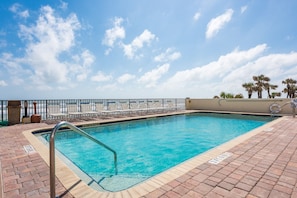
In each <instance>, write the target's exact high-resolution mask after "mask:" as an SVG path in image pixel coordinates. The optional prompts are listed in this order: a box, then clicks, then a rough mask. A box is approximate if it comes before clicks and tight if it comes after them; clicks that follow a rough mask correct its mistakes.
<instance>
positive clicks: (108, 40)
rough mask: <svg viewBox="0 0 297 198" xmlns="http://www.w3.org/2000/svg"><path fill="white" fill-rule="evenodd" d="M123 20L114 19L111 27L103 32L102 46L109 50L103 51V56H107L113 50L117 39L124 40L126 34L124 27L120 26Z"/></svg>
mask: <svg viewBox="0 0 297 198" xmlns="http://www.w3.org/2000/svg"><path fill="white" fill-rule="evenodd" d="M122 22H123V18H118V17H115V18H114V19H113V27H112V28H111V29H108V30H106V31H105V36H104V39H103V41H102V44H103V45H106V46H108V47H109V48H108V49H107V50H106V51H105V54H106V55H108V54H109V53H110V51H111V49H112V48H113V46H114V44H115V42H116V41H117V40H118V39H120V40H121V39H124V38H125V36H126V32H125V29H124V27H123V26H122Z"/></svg>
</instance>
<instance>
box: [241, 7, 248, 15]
mask: <svg viewBox="0 0 297 198" xmlns="http://www.w3.org/2000/svg"><path fill="white" fill-rule="evenodd" d="M247 8H248V7H247V6H242V7H241V8H240V13H241V14H242V13H244V12H245V11H246V9H247Z"/></svg>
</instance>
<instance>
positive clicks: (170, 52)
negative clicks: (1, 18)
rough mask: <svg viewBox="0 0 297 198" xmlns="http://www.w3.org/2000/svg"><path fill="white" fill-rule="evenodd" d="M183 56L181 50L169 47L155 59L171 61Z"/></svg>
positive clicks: (157, 60)
mask: <svg viewBox="0 0 297 198" xmlns="http://www.w3.org/2000/svg"><path fill="white" fill-rule="evenodd" d="M180 57H181V53H180V52H175V51H174V49H172V48H168V49H166V51H165V52H163V53H161V54H159V55H158V56H155V58H154V61H156V62H171V61H174V60H177V59H179V58H180Z"/></svg>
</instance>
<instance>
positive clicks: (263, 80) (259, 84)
mask: <svg viewBox="0 0 297 198" xmlns="http://www.w3.org/2000/svg"><path fill="white" fill-rule="evenodd" d="M253 80H254V81H256V82H255V90H256V91H257V92H258V98H262V92H263V88H264V89H265V86H267V83H268V82H269V81H270V78H269V77H266V76H264V75H263V74H261V75H259V76H253Z"/></svg>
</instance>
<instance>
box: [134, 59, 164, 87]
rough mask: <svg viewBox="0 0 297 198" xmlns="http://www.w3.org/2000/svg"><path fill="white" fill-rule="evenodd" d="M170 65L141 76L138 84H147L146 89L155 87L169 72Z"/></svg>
mask: <svg viewBox="0 0 297 198" xmlns="http://www.w3.org/2000/svg"><path fill="white" fill-rule="evenodd" d="M169 67H170V65H169V64H168V63H166V64H164V65H161V66H159V67H157V68H156V69H153V70H152V71H149V72H146V73H145V74H144V75H143V76H141V77H140V78H139V80H138V82H140V83H142V84H145V86H146V87H148V88H150V87H155V86H156V84H157V81H158V80H159V79H160V78H161V77H162V76H163V75H164V74H166V73H167V72H168V70H169Z"/></svg>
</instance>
